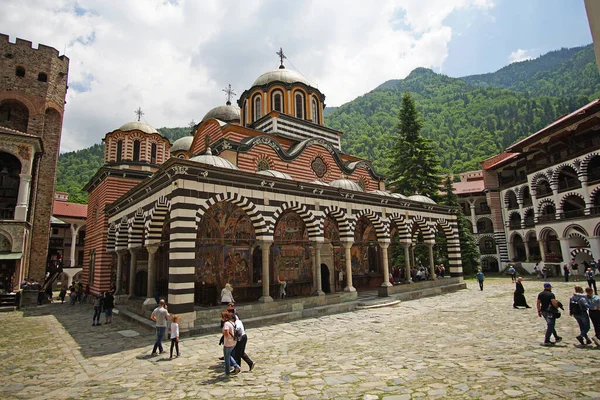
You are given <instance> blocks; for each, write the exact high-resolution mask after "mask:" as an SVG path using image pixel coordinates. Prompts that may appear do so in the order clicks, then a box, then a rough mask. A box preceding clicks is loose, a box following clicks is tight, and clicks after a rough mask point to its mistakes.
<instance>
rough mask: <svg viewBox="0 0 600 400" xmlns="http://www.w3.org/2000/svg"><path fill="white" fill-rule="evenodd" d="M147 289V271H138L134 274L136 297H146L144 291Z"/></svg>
mask: <svg viewBox="0 0 600 400" xmlns="http://www.w3.org/2000/svg"><path fill="white" fill-rule="evenodd" d="M147 290H148V272H146V271H140V272H138V273H137V274H135V285H134V290H133V292H134V294H135V295H136V296H137V297H146V291H147Z"/></svg>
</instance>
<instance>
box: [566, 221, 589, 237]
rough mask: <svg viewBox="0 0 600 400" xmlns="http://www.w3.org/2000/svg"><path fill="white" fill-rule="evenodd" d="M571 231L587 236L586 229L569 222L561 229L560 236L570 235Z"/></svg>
mask: <svg viewBox="0 0 600 400" xmlns="http://www.w3.org/2000/svg"><path fill="white" fill-rule="evenodd" d="M573 232H575V233H579V234H581V235H583V236H588V233H587V231H586V230H585V229H584V228H583V227H582V226H581V225H578V224H571V225H569V226H567V227H566V228H565V230H564V231H563V236H562V237H570V236H569V234H570V233H573Z"/></svg>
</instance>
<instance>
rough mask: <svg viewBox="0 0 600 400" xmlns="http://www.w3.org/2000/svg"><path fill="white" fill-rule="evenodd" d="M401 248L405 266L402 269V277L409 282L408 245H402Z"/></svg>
mask: <svg viewBox="0 0 600 400" xmlns="http://www.w3.org/2000/svg"><path fill="white" fill-rule="evenodd" d="M402 247H404V262H405V264H406V265H405V268H404V277H405V278H406V280H407V281H408V282H410V266H411V263H410V243H402Z"/></svg>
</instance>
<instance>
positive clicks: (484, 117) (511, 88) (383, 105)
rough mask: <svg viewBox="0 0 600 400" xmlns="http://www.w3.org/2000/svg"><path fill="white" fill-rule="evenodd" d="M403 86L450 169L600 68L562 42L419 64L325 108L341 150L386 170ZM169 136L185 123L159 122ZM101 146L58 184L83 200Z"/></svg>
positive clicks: (564, 106) (588, 81)
mask: <svg viewBox="0 0 600 400" xmlns="http://www.w3.org/2000/svg"><path fill="white" fill-rule="evenodd" d="M405 91H409V92H411V94H412V95H413V98H414V100H415V102H416V106H417V109H418V110H419V112H420V113H421V118H422V120H423V129H422V134H423V135H424V136H425V137H428V138H430V139H432V140H433V141H434V143H435V145H436V146H437V148H436V150H437V151H438V154H439V155H440V161H441V166H442V168H443V169H444V170H445V171H448V172H454V173H459V172H464V171H469V170H473V169H479V168H480V164H479V163H480V161H482V160H484V159H486V158H488V157H490V156H493V155H495V154H497V153H499V152H501V151H503V150H504V149H505V148H506V147H507V146H509V145H511V144H513V143H514V142H516V141H517V140H520V139H522V138H524V137H526V136H528V135H530V134H532V133H534V132H536V131H538V130H539V129H541V128H543V127H544V126H546V125H548V124H550V123H551V122H552V121H554V120H555V119H556V118H557V117H559V116H561V115H563V114H566V113H568V112H570V111H573V110H575V109H577V108H578V107H581V106H583V105H585V104H586V103H588V102H590V101H592V100H593V99H595V98H598V97H600V75H599V74H598V67H597V65H596V60H595V57H594V50H593V47H592V45H589V46H584V47H577V48H573V49H561V50H557V51H553V52H550V53H548V54H545V55H543V56H541V57H539V58H537V59H535V60H527V61H522V62H518V63H513V64H510V65H508V66H506V67H504V68H502V69H500V70H498V71H496V72H494V73H489V74H483V75H472V76H466V77H463V78H451V77H448V76H445V75H440V74H437V73H435V72H433V71H431V70H429V69H425V68H417V69H415V70H414V71H412V72H411V73H410V74H409V75H408V76H407V77H406V78H404V79H399V80H391V81H387V82H385V83H383V84H382V85H380V86H379V87H377V88H376V89H375V90H373V91H371V92H369V93H366V94H365V95H363V96H360V97H358V98H356V99H355V100H353V101H351V102H349V103H346V104H344V105H342V106H340V107H331V108H327V109H326V110H325V112H324V118H325V124H326V125H327V126H328V127H330V128H333V129H337V130H340V131H342V132H344V134H343V135H342V149H343V150H344V152H345V153H348V154H352V155H356V156H359V157H363V158H366V159H369V160H373V164H374V166H375V167H376V169H377V170H378V171H379V172H381V173H384V174H385V173H387V171H388V165H389V158H388V149H390V148H392V139H391V136H390V133H391V132H393V130H394V129H395V127H396V124H397V122H398V108H399V106H400V102H401V99H402V95H403V94H404V92H405ZM159 132H160V133H161V134H162V135H164V136H166V137H167V138H169V140H171V142H173V141H175V140H176V139H178V138H180V137H182V136H185V135H188V134H189V128H161V129H159ZM103 154H104V152H103V145H102V144H97V145H94V146H92V147H90V148H87V149H83V150H80V151H77V152H71V153H64V154H61V155H60V157H59V160H58V174H57V190H61V191H67V192H69V193H70V195H71V196H70V200H71V201H76V202H87V193H84V192H83V191H82V190H81V188H82V187H83V185H85V184H86V183H87V182H88V180H89V179H90V178H91V177H92V176H93V175H94V173H95V172H96V171H97V169H98V168H99V167H100V166H101V165H102V163H103Z"/></svg>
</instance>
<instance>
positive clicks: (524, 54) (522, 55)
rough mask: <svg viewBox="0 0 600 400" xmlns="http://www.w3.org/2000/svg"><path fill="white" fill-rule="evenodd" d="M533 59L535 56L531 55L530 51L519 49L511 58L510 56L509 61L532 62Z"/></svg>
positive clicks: (511, 54)
mask: <svg viewBox="0 0 600 400" xmlns="http://www.w3.org/2000/svg"><path fill="white" fill-rule="evenodd" d="M532 58H533V56H531V55H530V54H529V50H523V49H517V50H515V51H513V52H512V53H510V56H508V61H509V62H511V63H514V62H519V61H525V60H531V59H532Z"/></svg>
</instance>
